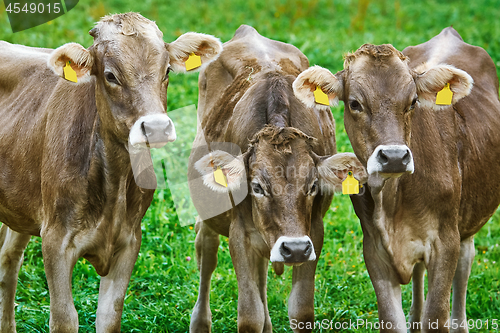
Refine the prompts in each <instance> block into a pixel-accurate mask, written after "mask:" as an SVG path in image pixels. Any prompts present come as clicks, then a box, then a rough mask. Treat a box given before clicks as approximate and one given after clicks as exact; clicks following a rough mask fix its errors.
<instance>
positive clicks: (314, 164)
mask: <svg viewBox="0 0 500 333" xmlns="http://www.w3.org/2000/svg"><path fill="white" fill-rule="evenodd" d="M307 67H308V60H307V58H306V57H305V56H304V55H303V54H302V53H301V52H300V51H299V50H298V49H297V48H295V47H294V46H292V45H289V44H285V43H282V42H278V41H274V40H270V39H267V38H265V37H263V36H261V35H259V33H258V32H257V31H256V30H255V29H254V28H252V27H249V26H245V25H243V26H241V27H240V28H239V29H238V30H237V31H236V33H235V35H234V37H233V38H232V39H231V40H230V41H229V42H227V43H225V44H224V51H223V52H222V53H221V56H220V57H219V58H218V59H217V60H216V61H214V62H213V63H212V64H210V65H209V66H208V67H207V68H206V70H204V71H202V72H201V74H200V79H199V88H200V90H199V94H200V96H199V109H198V112H199V121H200V127H199V128H198V133H197V137H196V139H195V143H194V146H195V147H197V149H195V150H194V151H193V152H192V154H191V156H190V166H189V178H190V183H189V184H190V192H191V195H192V198H193V201H194V203H195V206H196V208H197V210H198V213H199V214H200V217H201V219H203V220H201V219H200V220H199V221H198V222H197V224H196V231H197V236H196V254H197V260H198V266H199V269H200V290H199V295H198V301H197V302H196V305H195V308H194V310H193V315H192V318H191V328H190V329H191V332H210V330H211V312H210V305H209V295H210V279H211V275H212V273H213V271H214V269H215V267H216V266H217V249H218V244H219V234H221V235H224V236H227V237H229V248H230V253H231V258H232V261H233V265H234V269H235V273H236V276H237V279H238V331H239V332H258V333H262V332H266V333H270V332H272V327H271V318H270V316H269V311H268V308H267V296H266V281H267V270H268V266H269V260H270V261H271V262H272V264H273V267H274V269H275V271H276V273H277V274H282V273H283V269H284V264H286V265H293V266H294V267H293V282H292V283H293V287H292V292H291V295H290V299H289V303H288V314H289V317H290V320H291V324H292V325H293V326H292V329H293V330H294V331H295V332H311V329H310V323H311V322H312V321H313V319H314V274H315V270H316V264H317V259H318V257H319V254H320V252H321V248H322V246H323V216H324V214H325V212H326V210H327V209H328V207H329V205H330V202H331V200H332V191H331V190H332V189H334V188H336V189H338V188H339V185H340V183H341V182H342V180H343V178H345V176H346V173H347V171H348V170H353V171H354V173H355V176H356V177H358V178H359V179H361V180H362V181H363V180H366V173H365V171H364V169H363V167H362V166H361V165H360V164H359V161H358V160H357V159H356V158H355V156H354V154H349V153H347V154H336V155H335V153H336V147H335V124H334V120H333V117H332V115H331V112H330V111H329V110H323V109H318V108H315V107H311V108H309V107H306V106H305V105H303V104H302V103H300V102H299V101H298V100H297V99H296V98H295V97H294V95H293V91H292V82H293V80H294V79H295V78H296V77H297V75H298V74H299V73H300V72H301V71H302V70H304V69H306V68H307ZM224 143H225V144H224ZM230 143H232V144H233V146H231V144H230ZM207 145H208V147H207ZM223 147H226V148H225V149H223ZM235 147H236V148H235ZM240 148H241V151H243V153H242V154H239V155H238V151H239V150H240ZM218 168H220V169H221V170H222V172H224V174H225V176H226V178H227V187H226V186H224V185H225V184H224V183H223V182H222V184H221V183H218V182H217V181H216V180H215V176H214V170H215V171H216V170H217V169H218ZM219 172H220V171H219ZM320 187H321V188H322V189H321V190H320ZM248 192H250V195H248V196H247V193H248ZM234 206H235V207H234ZM232 207H234V208H232ZM307 327H309V328H307Z"/></svg>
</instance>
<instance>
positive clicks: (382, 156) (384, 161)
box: [378, 150, 389, 164]
mask: <svg viewBox="0 0 500 333" xmlns="http://www.w3.org/2000/svg"><path fill="white" fill-rule="evenodd" d="M378 160H379V162H380V163H381V164H387V163H388V162H389V158H388V157H387V155H386V154H385V153H384V151H383V150H379V152H378Z"/></svg>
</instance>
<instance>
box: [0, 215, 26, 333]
mask: <svg viewBox="0 0 500 333" xmlns="http://www.w3.org/2000/svg"><path fill="white" fill-rule="evenodd" d="M30 238H31V236H30V235H23V234H20V233H17V232H15V231H13V230H12V229H10V228H9V227H7V226H6V225H5V224H3V225H2V227H1V229H0V332H1V333H4V332H5V333H7V332H9V333H12V332H15V331H16V321H15V319H14V300H15V296H16V287H17V276H18V274H19V268H20V267H21V264H22V262H23V253H24V249H25V248H26V245H27V244H28V242H29V240H30Z"/></svg>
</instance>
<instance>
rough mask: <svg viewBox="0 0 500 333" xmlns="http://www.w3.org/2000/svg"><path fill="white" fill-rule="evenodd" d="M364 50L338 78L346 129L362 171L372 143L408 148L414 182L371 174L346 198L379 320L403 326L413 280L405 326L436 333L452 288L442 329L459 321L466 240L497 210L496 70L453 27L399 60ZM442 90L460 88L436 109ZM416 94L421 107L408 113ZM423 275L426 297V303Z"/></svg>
mask: <svg viewBox="0 0 500 333" xmlns="http://www.w3.org/2000/svg"><path fill="white" fill-rule="evenodd" d="M362 48H363V50H362V51H360V52H359V53H358V52H356V53H355V55H353V56H349V57H348V58H347V60H346V63H347V66H348V67H349V73H344V75H345V76H344V82H348V83H349V84H347V83H345V84H344V94H345V98H344V103H345V105H346V111H345V126H346V131H347V133H348V135H349V138H350V140H351V143H352V145H353V149H354V151H355V152H356V155H357V156H358V157H359V158H360V160H361V161H363V163H364V164H365V163H366V161H367V160H368V158H369V157H370V156H371V154H372V152H373V151H374V149H375V148H376V147H377V146H378V145H380V144H406V145H407V146H408V147H410V148H411V151H412V153H413V159H414V163H415V171H414V173H413V174H404V175H402V176H401V175H397V176H400V177H399V178H398V177H389V176H387V177H385V178H384V177H383V176H382V175H377V174H372V175H370V178H369V182H368V184H369V185H370V187H369V189H370V191H366V192H365V194H364V195H363V196H361V197H358V196H353V197H351V199H352V201H353V204H354V208H355V211H356V214H357V215H358V217H359V218H360V220H361V225H362V227H363V233H364V237H365V239H364V241H363V247H364V256H365V261H366V265H367V268H368V272H369V273H370V278H371V280H372V282H373V285H374V288H375V291H376V293H377V299H378V310H379V320H383V321H384V322H388V321H391V322H392V323H393V327H394V326H395V325H396V323H399V324H400V325H404V323H405V316H404V313H403V309H402V305H401V298H400V296H398V295H399V293H400V292H401V289H400V286H399V284H406V283H409V282H410V279H412V277H413V280H414V294H413V297H414V298H413V304H412V310H411V315H410V321H411V322H421V323H422V327H423V330H422V331H423V332H430V331H431V329H430V328H429V327H428V323H429V322H430V323H432V322H439V331H440V332H445V331H448V329H446V328H445V327H443V325H444V323H446V322H447V320H449V310H450V304H449V300H450V289H451V287H452V284H453V306H452V318H451V320H452V321H450V322H463V320H466V318H465V296H466V289H467V279H468V277H469V274H470V267H471V265H472V261H473V257H474V246H473V238H472V237H473V235H474V234H475V233H476V232H477V231H478V230H479V229H480V228H481V227H482V226H483V225H484V223H486V221H488V219H489V218H490V217H491V215H492V214H493V213H494V212H495V209H496V208H497V206H498V204H499V203H500V183H499V182H498V178H499V177H500V166H499V164H498V160H499V159H500V150H499V148H498V147H500V134H499V132H498V130H497V129H498V128H499V127H500V101H499V99H498V77H497V76H496V70H495V66H494V64H493V62H492V60H491V58H490V57H489V55H488V54H487V53H486V52H485V51H484V50H483V49H481V48H479V47H475V46H471V45H469V44H466V43H464V42H463V41H462V39H461V38H460V36H459V35H458V33H457V32H456V31H455V30H453V28H446V29H444V30H443V31H442V32H441V33H440V34H439V35H437V36H436V37H434V38H433V39H431V40H430V41H428V42H426V43H424V44H421V45H417V46H412V47H408V48H406V49H405V50H404V51H403V53H404V56H402V55H401V54H399V53H398V52H395V51H394V49H393V48H391V47H387V46H381V47H380V48H379V47H371V46H370V47H368V51H367V50H366V49H367V47H366V46H363V47H362ZM379 50H383V51H380V54H381V55H382V56H380V57H377V56H374V57H373V58H370V59H368V60H367V59H365V57H359V56H356V54H358V55H360V54H361V55H366V54H367V53H368V54H369V55H370V57H372V54H378V53H379ZM408 57H409V58H410V59H411V61H410V62H408V63H407V61H408ZM375 58H377V59H375ZM422 64H427V65H422ZM381 65H382V66H381ZM457 68H458V70H457ZM422 69H425V72H423V73H420V75H415V72H414V71H418V72H421V71H422ZM467 73H468V74H467ZM351 75H352V76H351ZM425 75H427V77H425V78H423V77H422V76H425ZM469 75H470V76H471V77H472V78H470V76H469ZM472 79H473V81H474V86H472ZM414 81H415V82H414ZM447 82H449V83H450V84H451V86H452V90H454V88H453V86H454V85H456V84H459V85H460V87H458V88H459V89H456V90H455V92H456V95H455V96H454V98H457V100H455V99H453V100H452V103H453V106H443V107H440V108H439V109H438V110H436V109H437V108H436V107H435V94H436V93H437V91H439V90H440V89H442V86H443V85H444V84H445V83H447ZM360 90H362V94H360V93H359V91H360ZM417 93H418V98H419V99H421V102H420V103H417V104H416V107H415V111H411V110H409V108H408V106H409V105H410V103H411V100H412V98H414V96H415V95H416V94H417ZM469 93H470V94H469ZM359 96H368V97H367V98H366V99H359V101H360V103H361V105H362V107H363V109H362V111H361V112H357V111H351V110H350V109H349V99H348V98H356V97H359ZM464 96H466V97H464ZM462 97H463V98H462ZM460 98H462V99H460ZM458 99H460V100H458ZM423 101H425V103H424V102H423ZM405 110H408V111H405ZM368 114H369V118H368ZM365 165H366V164H365ZM484 170H488V172H487V173H485V172H484ZM425 269H427V271H428V276H429V278H428V281H429V291H428V294H427V297H426V300H425V303H424V299H423V295H424V292H423V285H424V283H423V281H424V272H425Z"/></svg>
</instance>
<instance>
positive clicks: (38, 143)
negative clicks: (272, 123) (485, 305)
mask: <svg viewBox="0 0 500 333" xmlns="http://www.w3.org/2000/svg"><path fill="white" fill-rule="evenodd" d="M90 35H92V36H93V37H94V42H93V44H92V46H90V47H89V48H88V49H85V48H84V47H83V46H81V45H79V44H76V43H69V44H65V45H62V46H61V47H59V48H57V49H55V50H51V49H38V48H32V47H26V46H22V45H12V44H9V43H6V42H0V118H1V119H2V126H1V127H0V138H1V140H0V221H2V222H3V225H2V227H1V229H0V247H1V248H0V272H1V273H0V300H1V301H0V331H1V332H15V330H16V329H15V320H14V298H15V290H16V285H17V276H18V272H19V268H20V266H21V263H22V258H23V251H24V249H25V247H26V245H27V244H28V241H29V240H30V238H31V236H41V238H42V254H43V259H44V267H45V272H46V275H47V282H48V287H49V293H50V322H49V323H50V331H51V332H65V333H68V332H77V331H78V315H77V312H76V310H75V306H74V303H73V298H72V291H71V276H72V271H73V267H74V265H75V263H76V261H77V260H78V258H80V257H83V258H85V259H87V260H88V261H89V262H90V263H91V264H92V265H93V266H94V268H95V269H96V271H97V273H98V274H99V275H100V276H101V277H102V278H101V282H100V289H99V300H98V308H97V318H96V330H97V332H120V324H121V314H122V310H123V301H124V297H125V293H126V290H127V286H128V283H129V280H130V276H131V273H132V269H133V267H134V263H135V261H136V259H137V255H138V252H139V247H140V244H141V226H140V225H141V219H142V217H143V216H144V214H145V212H146V210H147V209H148V207H149V205H150V204H151V201H152V199H153V194H154V190H151V189H141V188H139V187H138V186H137V185H136V183H135V180H134V175H133V173H132V168H131V162H130V157H129V151H128V150H131V149H132V150H135V151H137V150H140V149H142V148H144V149H147V146H150V147H161V146H163V145H165V144H166V143H167V142H170V141H173V140H175V138H176V133H175V129H174V125H173V124H172V122H171V120H170V118H169V117H168V116H167V115H166V112H165V111H166V106H167V85H168V73H169V71H170V70H171V69H173V70H174V71H177V72H185V71H186V69H185V66H184V64H185V61H186V59H188V57H189V55H191V54H195V55H198V56H200V59H201V61H202V64H203V66H206V65H207V64H208V63H209V62H210V61H212V60H214V59H215V58H216V57H217V56H218V55H219V53H220V51H221V47H222V44H221V43H220V41H219V40H218V39H216V38H215V37H212V36H209V35H203V34H197V33H191V32H189V33H186V34H184V35H182V36H180V37H179V38H178V39H177V40H175V41H174V42H172V43H170V44H168V43H165V42H164V41H163V39H162V36H163V35H162V33H161V32H160V30H159V29H158V27H157V26H156V24H155V23H154V22H152V21H150V20H148V19H146V18H144V17H142V16H141V15H139V14H137V13H126V14H116V15H111V16H106V17H104V18H102V19H101V20H100V21H99V22H98V23H97V24H96V26H95V27H94V28H93V29H92V30H90ZM203 66H202V67H203ZM68 70H69V72H68V73H71V72H72V73H73V76H75V77H74V78H72V77H71V76H70V75H68V73H67V71H68ZM65 78H67V79H68V80H67V79H65ZM71 78H72V79H73V82H70V81H69V79H71ZM75 80H76V82H74V81H75Z"/></svg>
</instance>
